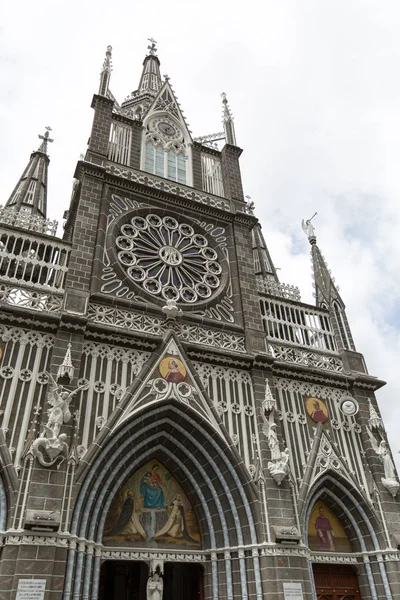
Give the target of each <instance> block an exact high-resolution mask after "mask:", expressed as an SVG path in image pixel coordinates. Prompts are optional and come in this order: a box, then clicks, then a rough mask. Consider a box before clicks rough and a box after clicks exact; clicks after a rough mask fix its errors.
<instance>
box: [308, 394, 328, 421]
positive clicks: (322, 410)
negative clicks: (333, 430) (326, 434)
mask: <svg viewBox="0 0 400 600" xmlns="http://www.w3.org/2000/svg"><path fill="white" fill-rule="evenodd" d="M306 410H307V413H308V415H309V417H310V418H311V419H312V420H313V421H314V423H326V422H327V420H328V419H329V412H328V408H327V406H326V404H325V402H323V401H322V400H320V398H308V399H307V400H306Z"/></svg>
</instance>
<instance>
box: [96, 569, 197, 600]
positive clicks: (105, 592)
mask: <svg viewBox="0 0 400 600" xmlns="http://www.w3.org/2000/svg"><path fill="white" fill-rule="evenodd" d="M148 580H149V567H148V565H147V563H145V562H144V561H106V562H104V563H103V565H102V567H101V571H100V586H99V600H146V599H147V584H148ZM161 580H162V588H163V594H162V598H163V600H203V598H204V592H203V568H202V567H201V566H200V565H196V564H188V563H173V562H172V563H166V564H165V565H164V573H163V574H162V575H161Z"/></svg>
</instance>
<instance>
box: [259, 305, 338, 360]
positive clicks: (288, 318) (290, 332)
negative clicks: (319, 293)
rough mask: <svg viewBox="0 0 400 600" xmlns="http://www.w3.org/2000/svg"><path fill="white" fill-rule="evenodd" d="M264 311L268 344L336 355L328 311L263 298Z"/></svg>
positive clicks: (262, 315)
mask: <svg viewBox="0 0 400 600" xmlns="http://www.w3.org/2000/svg"><path fill="white" fill-rule="evenodd" d="M260 308H261V317H262V320H263V325H264V331H265V333H266V334H267V339H268V341H277V342H283V343H285V344H290V345H293V346H297V347H302V348H304V349H311V350H320V351H323V352H334V353H336V351H337V347H336V342H335V337H334V333H333V331H332V327H331V322H330V319H329V315H328V313H327V312H326V311H324V310H322V309H319V308H316V307H313V306H309V305H308V304H292V303H290V302H285V301H284V300H279V299H277V298H260Z"/></svg>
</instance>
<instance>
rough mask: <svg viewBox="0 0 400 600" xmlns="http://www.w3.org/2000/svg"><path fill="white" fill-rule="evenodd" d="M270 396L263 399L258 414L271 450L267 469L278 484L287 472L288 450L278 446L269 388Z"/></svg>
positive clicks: (273, 405) (273, 408)
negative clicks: (282, 450) (282, 449)
mask: <svg viewBox="0 0 400 600" xmlns="http://www.w3.org/2000/svg"><path fill="white" fill-rule="evenodd" d="M268 390H269V393H270V396H269V395H268V398H267V399H266V400H264V402H263V406H262V408H261V409H260V414H261V416H262V419H263V426H262V432H263V434H264V435H265V437H266V438H267V441H268V446H269V449H270V450H271V460H270V461H269V462H268V471H269V472H270V474H271V476H272V477H273V478H274V480H275V481H276V483H277V484H278V485H280V484H281V483H282V480H283V479H284V478H285V477H286V475H287V474H288V473H289V470H290V466H289V456H290V455H289V450H288V449H287V448H285V450H284V452H281V450H280V448H279V440H278V436H277V433H276V423H275V406H276V405H275V403H274V402H273V396H272V393H271V391H270V389H269V386H268Z"/></svg>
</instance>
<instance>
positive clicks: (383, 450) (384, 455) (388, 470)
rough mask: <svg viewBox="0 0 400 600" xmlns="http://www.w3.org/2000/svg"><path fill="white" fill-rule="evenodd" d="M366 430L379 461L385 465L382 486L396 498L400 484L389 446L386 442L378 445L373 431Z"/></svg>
mask: <svg viewBox="0 0 400 600" xmlns="http://www.w3.org/2000/svg"><path fill="white" fill-rule="evenodd" d="M366 429H367V433H368V436H369V439H370V440H371V445H372V448H373V449H374V451H375V452H376V454H377V455H378V456H379V459H380V461H381V463H382V464H383V468H384V471H385V477H381V481H382V484H383V485H384V486H385V488H386V489H387V490H388V492H389V493H390V494H391V495H392V496H393V498H394V497H395V496H396V494H397V492H398V491H399V488H400V483H399V482H398V480H397V477H396V471H395V468H394V464H393V461H392V457H391V455H390V448H389V445H388V443H387V442H386V441H385V440H381V442H380V443H379V444H378V442H377V439H376V437H375V436H374V434H373V433H372V431H371V429H370V428H369V427H367V428H366Z"/></svg>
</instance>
